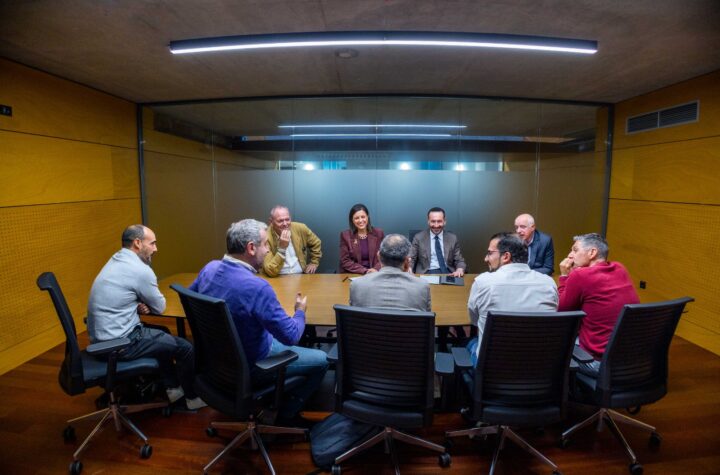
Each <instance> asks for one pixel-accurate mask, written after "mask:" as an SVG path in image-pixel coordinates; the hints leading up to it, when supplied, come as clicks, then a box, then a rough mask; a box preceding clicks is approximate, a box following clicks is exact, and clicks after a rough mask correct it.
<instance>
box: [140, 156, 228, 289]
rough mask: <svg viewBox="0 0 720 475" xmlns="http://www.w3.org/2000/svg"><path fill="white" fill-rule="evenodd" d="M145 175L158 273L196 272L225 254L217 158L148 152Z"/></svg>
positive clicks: (154, 264)
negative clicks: (219, 228) (218, 223)
mask: <svg viewBox="0 0 720 475" xmlns="http://www.w3.org/2000/svg"><path fill="white" fill-rule="evenodd" d="M145 180H146V190H147V196H146V206H147V224H148V226H149V227H150V228H152V229H153V231H155V234H156V236H157V238H158V253H157V255H156V256H155V257H154V258H153V267H154V268H155V271H156V273H157V275H158V277H160V278H162V277H165V276H167V275H171V274H176V273H179V272H197V271H199V270H200V269H201V268H202V266H204V265H205V264H207V262H208V261H210V260H211V259H217V258H220V257H222V252H223V251H224V249H225V248H224V245H222V246H221V245H220V244H221V243H224V239H225V235H224V234H223V235H222V236H217V235H216V231H215V227H214V223H215V205H214V196H213V187H214V182H213V163H212V162H209V161H206V160H197V159H193V158H184V157H178V156H176V155H166V154H161V153H156V152H145ZM226 229H227V228H226Z"/></svg>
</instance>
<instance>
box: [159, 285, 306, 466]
mask: <svg viewBox="0 0 720 475" xmlns="http://www.w3.org/2000/svg"><path fill="white" fill-rule="evenodd" d="M170 288H171V289H173V290H175V291H176V292H177V293H178V295H179V296H180V302H181V303H182V306H183V309H184V310H185V317H186V318H187V320H188V323H189V324H190V330H191V332H192V335H193V340H194V343H195V383H194V388H195V391H196V392H197V394H198V396H199V397H201V398H202V399H203V400H204V401H205V402H206V403H207V404H208V405H209V406H210V407H212V408H214V409H216V410H218V411H220V412H223V413H225V414H228V415H229V416H231V417H234V418H236V419H239V420H240V422H235V421H233V422H216V421H213V422H211V423H210V427H208V429H207V433H208V435H211V436H214V435H216V434H217V429H218V428H222V429H230V430H235V431H238V432H239V433H238V434H237V435H236V436H235V438H234V439H233V440H232V441H231V442H230V443H229V444H228V445H227V446H226V447H225V448H224V449H223V450H222V451H221V452H220V453H219V454H218V455H216V456H215V458H213V459H212V460H211V461H210V462H209V463H208V464H207V465H206V466H205V467H204V468H203V473H207V472H208V471H209V470H210V469H211V468H212V467H213V466H214V465H215V464H216V463H217V462H218V461H220V460H221V459H222V458H223V457H224V456H225V455H226V454H227V453H229V451H230V449H232V448H233V447H235V446H237V445H239V444H240V443H242V442H248V443H250V444H251V447H252V448H253V449H257V450H259V451H260V453H261V454H262V456H263V459H264V460H265V463H266V464H267V466H268V468H269V469H270V472H271V473H275V469H274V468H273V465H272V462H271V461H270V457H269V455H268V453H267V451H266V450H265V445H264V442H263V440H262V439H261V438H260V435H259V434H262V433H268V434H296V435H306V430H305V429H299V428H292V427H277V426H270V425H263V424H257V423H256V418H257V415H258V413H259V411H260V409H261V408H265V407H266V406H268V405H266V404H263V402H262V401H261V399H262V398H263V397H264V396H267V395H275V399H274V401H273V406H274V407H272V408H271V409H272V410H270V411H268V412H269V413H272V414H273V417H269V418H270V419H273V420H274V410H275V409H277V405H278V404H279V402H280V399H281V397H282V391H283V390H284V389H289V388H293V387H295V386H298V385H300V384H302V383H303V382H304V381H305V380H306V378H305V377H304V376H293V377H290V378H287V379H286V378H285V367H286V366H287V364H289V363H290V362H292V361H294V360H295V359H297V354H295V353H294V352H292V351H286V352H282V353H280V354H278V355H275V356H273V357H269V358H266V359H264V360H262V361H258V362H256V363H255V365H256V366H258V365H260V364H262V365H263V368H266V369H267V371H274V372H276V373H277V378H276V381H275V382H274V383H269V384H267V385H263V386H262V387H259V388H253V386H252V382H251V377H250V371H251V369H250V366H249V365H248V361H247V358H246V356H245V350H244V349H243V346H242V342H241V341H240V337H239V336H238V332H237V328H236V327H235V322H234V320H233V318H232V315H231V314H230V311H229V310H228V307H227V305H226V304H225V301H224V300H221V299H217V298H214V297H209V296H206V295H202V294H199V293H197V292H193V291H192V290H189V289H186V288H184V287H183V286H181V285H179V284H172V285H171V286H170ZM270 360H272V361H270Z"/></svg>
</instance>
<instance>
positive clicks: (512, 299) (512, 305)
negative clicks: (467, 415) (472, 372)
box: [467, 233, 558, 365]
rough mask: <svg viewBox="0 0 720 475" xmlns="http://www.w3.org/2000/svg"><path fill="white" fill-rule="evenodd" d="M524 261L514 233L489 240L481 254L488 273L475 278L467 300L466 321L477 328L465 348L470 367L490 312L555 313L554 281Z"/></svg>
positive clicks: (524, 252)
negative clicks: (469, 356)
mask: <svg viewBox="0 0 720 475" xmlns="http://www.w3.org/2000/svg"><path fill="white" fill-rule="evenodd" d="M527 261H528V251H527V246H526V245H525V243H524V242H523V240H522V239H521V238H520V237H519V236H518V235H517V234H512V233H498V234H495V235H494V236H493V237H491V238H490V244H489V245H488V250H487V253H486V254H485V263H487V265H488V269H489V272H485V273H483V274H480V275H479V276H477V277H476V278H475V281H474V282H473V285H472V289H471V290H470V298H469V299H468V313H469V315H470V322H471V323H472V324H473V325H477V327H478V338H477V339H472V340H470V342H469V343H468V345H467V348H468V350H469V351H470V355H471V358H472V362H473V365H475V364H476V363H477V355H478V353H479V349H480V342H481V341H482V335H483V330H485V320H486V319H487V314H488V312H489V311H490V310H500V311H505V312H523V311H529V312H542V311H547V312H553V311H555V310H557V305H558V291H557V287H556V286H555V281H554V280H553V279H552V278H551V277H549V276H547V275H545V274H541V273H539V272H535V271H534V270H532V269H530V267H529V266H528V264H527Z"/></svg>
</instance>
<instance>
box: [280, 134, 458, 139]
mask: <svg viewBox="0 0 720 475" xmlns="http://www.w3.org/2000/svg"><path fill="white" fill-rule="evenodd" d="M290 137H292V138H294V139H295V138H301V139H302V138H323V139H345V138H352V139H356V138H379V139H382V138H398V137H410V138H418V137H426V138H441V137H443V138H447V137H452V135H451V134H291V135H290Z"/></svg>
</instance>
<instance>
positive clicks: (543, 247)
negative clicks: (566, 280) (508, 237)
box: [515, 213, 555, 275]
mask: <svg viewBox="0 0 720 475" xmlns="http://www.w3.org/2000/svg"><path fill="white" fill-rule="evenodd" d="M515 232H516V233H517V234H518V236H520V237H521V238H522V240H523V241H525V245H527V247H528V266H530V268H531V269H532V270H534V271H537V272H540V273H541V274H545V275H553V268H554V267H555V248H554V247H553V241H552V238H551V237H550V236H549V235H547V234H545V233H541V232H540V231H538V230H537V229H535V218H533V217H532V215H529V214H527V213H524V214H521V215H520V216H518V217H517V218H515Z"/></svg>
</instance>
